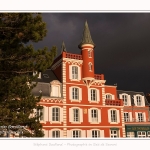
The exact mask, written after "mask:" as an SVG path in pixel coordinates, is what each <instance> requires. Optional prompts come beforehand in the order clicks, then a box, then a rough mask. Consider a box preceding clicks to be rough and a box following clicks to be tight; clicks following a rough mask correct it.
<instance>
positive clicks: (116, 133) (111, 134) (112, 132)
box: [110, 129, 120, 138]
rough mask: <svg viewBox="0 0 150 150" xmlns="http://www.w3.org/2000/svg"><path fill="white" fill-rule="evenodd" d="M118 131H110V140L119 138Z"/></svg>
mask: <svg viewBox="0 0 150 150" xmlns="http://www.w3.org/2000/svg"><path fill="white" fill-rule="evenodd" d="M119 132H120V131H119V130H115V129H110V138H119V137H120V135H119Z"/></svg>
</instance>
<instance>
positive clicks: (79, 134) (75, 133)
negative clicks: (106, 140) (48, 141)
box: [72, 130, 81, 138]
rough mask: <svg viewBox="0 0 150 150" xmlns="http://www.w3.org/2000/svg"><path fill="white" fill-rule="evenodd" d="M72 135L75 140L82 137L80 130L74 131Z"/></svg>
mask: <svg viewBox="0 0 150 150" xmlns="http://www.w3.org/2000/svg"><path fill="white" fill-rule="evenodd" d="M72 132H73V133H72V135H73V138H80V137H81V131H79V130H74V131H72Z"/></svg>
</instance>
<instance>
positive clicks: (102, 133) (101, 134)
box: [100, 130, 105, 138]
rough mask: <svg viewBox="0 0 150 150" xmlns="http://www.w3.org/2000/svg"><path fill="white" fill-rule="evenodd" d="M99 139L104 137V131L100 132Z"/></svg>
mask: <svg viewBox="0 0 150 150" xmlns="http://www.w3.org/2000/svg"><path fill="white" fill-rule="evenodd" d="M100 137H101V138H104V137H105V136H104V130H100Z"/></svg>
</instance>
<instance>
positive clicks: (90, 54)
mask: <svg viewBox="0 0 150 150" xmlns="http://www.w3.org/2000/svg"><path fill="white" fill-rule="evenodd" d="M88 56H89V58H91V57H92V50H89V51H88Z"/></svg>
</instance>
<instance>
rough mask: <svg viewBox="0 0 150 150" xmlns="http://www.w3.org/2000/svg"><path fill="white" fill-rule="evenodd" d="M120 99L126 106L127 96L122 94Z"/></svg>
mask: <svg viewBox="0 0 150 150" xmlns="http://www.w3.org/2000/svg"><path fill="white" fill-rule="evenodd" d="M122 99H123V103H124V106H128V96H127V95H125V94H124V95H122Z"/></svg>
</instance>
